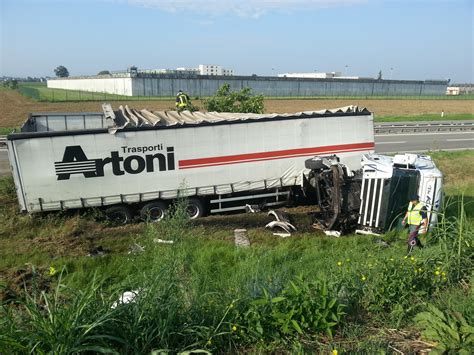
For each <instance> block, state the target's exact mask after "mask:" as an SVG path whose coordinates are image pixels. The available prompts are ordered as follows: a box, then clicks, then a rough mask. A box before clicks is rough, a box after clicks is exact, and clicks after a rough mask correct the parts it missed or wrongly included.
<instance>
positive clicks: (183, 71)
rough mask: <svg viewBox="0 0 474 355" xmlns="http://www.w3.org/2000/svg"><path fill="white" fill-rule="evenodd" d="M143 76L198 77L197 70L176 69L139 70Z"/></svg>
mask: <svg viewBox="0 0 474 355" xmlns="http://www.w3.org/2000/svg"><path fill="white" fill-rule="evenodd" d="M139 72H140V73H144V74H183V75H188V74H194V75H199V69H195V68H176V69H140V71H139Z"/></svg>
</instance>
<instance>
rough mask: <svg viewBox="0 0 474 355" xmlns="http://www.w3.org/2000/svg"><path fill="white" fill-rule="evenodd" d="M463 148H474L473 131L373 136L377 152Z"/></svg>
mask: <svg viewBox="0 0 474 355" xmlns="http://www.w3.org/2000/svg"><path fill="white" fill-rule="evenodd" d="M463 149H474V132H433V133H429V132H425V133H407V134H379V135H376V136H375V151H376V152H377V153H398V152H406V153H408V152H426V151H429V150H431V151H435V150H463Z"/></svg>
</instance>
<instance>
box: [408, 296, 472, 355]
mask: <svg viewBox="0 0 474 355" xmlns="http://www.w3.org/2000/svg"><path fill="white" fill-rule="evenodd" d="M414 321H415V322H416V323H417V324H418V326H420V327H421V328H422V329H423V331H422V333H421V334H422V336H423V337H424V338H425V339H427V340H431V341H434V342H436V350H435V351H433V352H432V353H433V354H444V353H446V352H454V351H455V352H456V353H458V354H466V355H467V354H472V352H471V351H472V349H474V327H473V326H472V325H469V324H468V322H467V321H466V319H464V317H463V315H462V314H461V313H459V312H455V311H444V312H442V311H440V310H439V309H438V308H436V307H435V306H433V305H428V310H427V311H426V312H421V313H418V314H417V315H416V317H415V319H414Z"/></svg>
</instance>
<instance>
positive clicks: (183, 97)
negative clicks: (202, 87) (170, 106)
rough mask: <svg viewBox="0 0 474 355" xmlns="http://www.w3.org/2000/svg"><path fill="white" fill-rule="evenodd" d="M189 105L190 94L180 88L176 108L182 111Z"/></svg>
mask: <svg viewBox="0 0 474 355" xmlns="http://www.w3.org/2000/svg"><path fill="white" fill-rule="evenodd" d="M188 106H189V96H188V95H187V94H185V93H184V92H183V91H181V90H179V91H178V95H176V109H177V110H178V111H179V112H181V111H184V110H186V109H187V108H188Z"/></svg>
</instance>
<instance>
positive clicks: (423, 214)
mask: <svg viewBox="0 0 474 355" xmlns="http://www.w3.org/2000/svg"><path fill="white" fill-rule="evenodd" d="M406 223H408V228H409V229H408V231H409V235H408V253H410V252H411V251H412V250H413V248H414V247H415V246H418V247H420V248H423V245H422V244H421V241H420V239H419V238H418V234H423V233H426V232H427V231H428V217H427V211H426V206H425V204H424V203H423V202H420V198H419V197H418V195H413V196H411V198H410V203H409V204H408V210H407V213H406V214H405V217H403V221H402V224H403V225H405V224H406Z"/></svg>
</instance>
